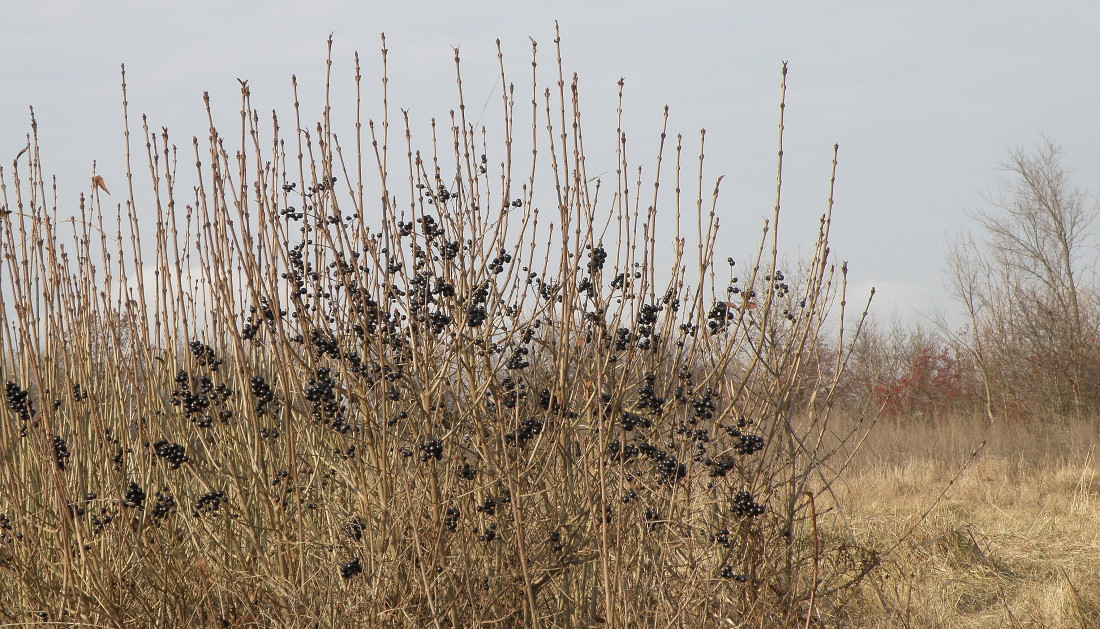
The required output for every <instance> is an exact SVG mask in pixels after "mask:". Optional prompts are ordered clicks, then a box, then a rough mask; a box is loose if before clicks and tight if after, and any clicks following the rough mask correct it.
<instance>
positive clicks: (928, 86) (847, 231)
mask: <svg viewBox="0 0 1100 629" xmlns="http://www.w3.org/2000/svg"><path fill="white" fill-rule="evenodd" d="M306 4H307V3H303V2H300V1H296V2H284V1H279V0H265V1H264V2H253V1H237V0H234V1H232V2H229V1H226V0H219V1H217V2H214V1H209V0H189V1H188V2H148V1H146V0H132V1H122V0H96V1H95V2H86V1H83V0H80V1H77V0H65V1H52V0H36V1H34V2H31V1H28V0H24V1H20V2H15V1H11V2H5V3H4V6H3V8H2V9H0V59H3V70H2V72H0V76H2V77H3V79H4V85H3V88H2V89H0V162H2V163H3V165H4V166H5V168H6V169H8V168H10V166H11V160H12V158H14V156H15V154H16V153H17V152H18V151H19V150H20V149H21V148H22V146H23V145H24V142H25V134H26V133H27V131H28V130H29V118H28V109H27V108H28V106H34V108H35V112H36V116H37V119H38V123H39V136H40V142H41V145H42V154H43V163H44V167H45V169H46V171H47V172H48V173H51V174H55V175H57V177H58V180H59V190H60V192H61V199H60V205H61V207H62V210H63V209H64V208H65V206H66V205H67V204H68V205H70V206H75V203H76V198H77V195H78V194H79V193H80V192H81V191H82V190H85V189H86V187H87V182H88V177H89V176H90V173H91V167H92V161H93V160H98V163H99V171H100V172H101V173H103V174H104V176H105V177H106V178H107V180H108V182H110V181H119V185H121V181H120V179H121V173H122V172H123V171H122V156H123V152H122V148H123V146H122V135H121V128H122V124H121V98H120V87H119V83H120V81H119V65H120V64H121V63H125V64H126V68H127V81H128V84H129V93H130V98H129V100H130V108H131V114H132V115H133V116H134V122H132V124H134V125H136V124H138V123H137V122H136V121H137V120H138V117H137V116H138V115H139V114H141V113H147V114H148V115H149V117H150V124H151V126H152V127H153V128H154V129H157V128H159V127H161V126H166V127H168V128H169V129H170V131H172V133H173V135H174V136H175V141H176V142H177V143H178V144H180V145H181V146H187V145H189V144H190V138H191V136H193V135H197V136H199V137H200V138H203V137H204V136H205V133H206V126H207V125H206V123H205V114H204V112H203V109H202V98H201V97H202V93H203V91H209V92H210V94H211V97H212V99H213V100H214V102H215V103H216V104H223V103H224V106H225V107H227V109H225V111H226V112H232V111H234V110H235V109H234V108H235V107H236V105H237V104H238V102H239V94H240V90H239V85H238V83H237V80H236V79H237V78H242V79H247V80H248V81H249V86H250V88H251V90H252V103H253V106H254V107H255V108H257V109H259V110H260V111H261V112H264V111H268V112H269V111H271V110H272V109H277V110H278V111H280V112H282V115H283V117H287V116H289V112H290V105H291V103H292V98H291V92H290V76H291V74H297V75H298V77H299V83H300V91H302V92H303V93H305V94H307V96H306V97H303V106H305V107H306V108H307V112H308V108H309V107H312V106H315V105H317V101H316V100H315V99H313V96H316V95H319V94H320V91H319V90H320V87H321V85H322V84H323V79H324V69H325V67H324V55H325V40H326V38H327V37H328V35H329V33H330V32H332V33H334V37H335V42H336V43H335V47H334V67H333V74H334V79H335V80H336V81H340V82H341V84H343V85H346V86H347V88H348V89H350V85H351V84H350V80H349V77H350V76H351V74H352V54H353V52H354V51H356V50H358V51H359V52H360V56H361V58H362V60H363V66H364V75H365V76H364V80H365V81H367V82H368V84H369V85H368V87H369V89H371V90H375V92H370V93H368V98H369V97H370V96H371V95H372V94H375V93H376V88H375V86H376V85H377V81H378V78H379V69H380V62H379V60H378V49H379V47H380V46H379V34H380V33H382V32H385V33H386V36H387V40H388V47H389V49H390V62H391V63H390V77H391V80H390V86H391V96H390V102H391V106H394V107H402V108H406V109H409V111H410V116H412V117H413V118H414V119H415V120H418V121H421V122H423V121H426V120H427V119H429V118H430V117H431V116H438V117H440V118H443V117H445V116H446V112H447V109H448V108H449V107H450V106H452V104H453V102H454V98H453V97H454V94H455V87H454V85H455V84H454V71H453V64H452V62H451V59H452V57H453V54H452V51H451V47H452V46H457V47H459V48H460V49H461V52H462V56H463V64H464V69H463V74H464V80H465V81H466V83H465V88H466V94H467V101H468V106H469V107H471V108H472V109H480V107H479V106H478V105H479V104H481V103H484V102H485V101H486V100H487V99H491V100H490V101H489V102H490V103H491V105H490V109H489V110H488V111H489V112H491V114H486V115H487V116H488V115H495V114H497V113H498V112H499V98H500V87H499V85H497V84H496V78H497V75H498V71H497V69H496V50H495V45H494V40H495V39H496V38H498V37H499V38H500V39H501V40H502V43H503V47H504V49H505V53H506V55H508V61H507V63H508V66H509V72H510V76H511V77H512V78H513V79H514V80H515V81H516V83H517V85H518V87H519V89H529V88H528V87H527V86H528V81H527V76H529V74H528V73H529V65H528V64H529V55H530V52H529V51H530V40H529V39H528V38H529V37H531V38H534V39H535V40H537V41H538V42H539V45H540V52H541V55H542V57H541V59H542V63H543V64H544V65H543V66H541V67H543V68H544V69H545V70H549V69H550V67H549V66H550V62H551V61H552V57H551V56H550V55H551V53H552V42H553V32H554V31H553V28H554V20H558V21H559V22H560V24H561V29H562V46H563V57H564V64H565V67H566V71H567V72H572V71H575V72H577V73H579V75H580V77H581V85H582V88H581V94H582V98H583V100H584V112H585V119H586V128H585V132H586V145H592V146H597V145H598V144H599V141H598V140H597V138H601V139H602V140H603V141H604V142H605V146H606V148H608V149H610V148H611V147H613V142H614V129H615V124H614V115H615V111H614V108H615V93H616V89H617V88H616V85H615V84H616V82H617V80H618V79H619V78H620V77H623V78H625V80H626V98H625V109H626V116H625V120H626V123H625V125H624V127H625V129H626V131H627V133H628V135H629V137H631V138H638V139H639V140H643V141H641V143H640V146H642V147H648V146H650V144H646V143H645V141H644V139H645V138H649V139H651V140H652V139H654V138H655V137H656V135H657V134H658V133H659V131H660V115H661V108H662V107H663V106H664V105H666V104H667V105H669V106H670V108H671V124H670V127H671V129H672V130H673V131H678V132H682V133H684V134H685V136H686V137H687V138H689V139H690V142H696V141H697V138H698V130H699V129H700V128H704V127H705V128H706V130H707V141H706V142H707V150H706V155H707V164H708V165H707V170H706V173H707V175H706V176H707V178H708V181H711V182H712V181H713V179H714V178H716V177H717V176H719V175H725V180H724V182H723V188H722V199H721V202H720V205H719V211H720V214H721V216H722V221H723V225H724V227H723V230H724V232H725V234H724V235H723V237H722V239H721V240H720V242H719V248H720V249H722V251H721V256H722V257H725V256H726V255H727V253H726V252H727V251H728V252H729V253H728V255H734V256H742V257H744V256H745V255H746V254H747V250H748V248H749V245H750V243H751V242H752V239H753V237H755V236H756V235H757V234H758V233H759V228H760V221H761V218H762V217H764V216H766V215H769V214H770V209H771V206H772V198H773V195H774V190H773V188H774V179H775V177H774V175H775V149H776V144H775V140H776V123H777V117H778V108H777V103H778V96H779V79H780V72H779V70H780V66H781V63H782V61H784V60H785V61H788V62H789V63H790V74H789V76H788V84H789V87H788V93H787V102H788V105H787V118H786V121H787V125H786V127H787V136H786V147H785V148H786V170H785V174H784V181H785V191H784V195H785V201H784V212H785V219H784V221H785V223H784V226H783V228H784V229H785V230H786V238H785V239H784V242H785V243H786V246H787V255H788V256H790V257H792V258H797V257H798V256H799V255H802V254H805V253H808V248H809V246H810V243H811V242H812V238H813V236H814V234H815V233H816V228H817V225H816V220H817V216H818V215H820V213H821V212H822V211H823V209H824V206H825V199H826V195H827V185H828V175H829V168H830V160H831V156H832V146H833V144H834V143H839V144H840V166H839V173H838V184H837V191H836V207H835V221H834V229H833V233H834V236H835V237H834V245H833V248H834V251H835V252H836V253H837V256H838V258H840V259H844V260H848V261H849V266H850V280H851V281H852V282H853V283H854V285H855V287H856V289H857V290H859V291H861V292H865V291H866V290H867V289H869V287H870V286H872V285H874V286H876V287H878V290H879V297H878V298H877V299H878V307H877V311H878V313H879V315H880V316H881V317H882V318H884V319H889V318H890V317H891V316H894V315H896V316H898V317H900V318H901V319H902V320H904V321H912V320H915V319H919V317H920V315H921V313H924V314H928V313H931V312H932V311H933V310H934V309H935V308H937V307H938V308H942V309H947V310H950V308H951V305H950V303H949V301H948V300H947V299H946V298H945V297H944V296H943V292H944V281H943V279H942V268H943V266H944V264H943V256H944V251H945V249H946V243H947V240H948V239H949V238H950V237H952V236H953V235H955V234H958V233H960V232H962V231H963V230H967V229H971V228H973V227H974V224H973V222H972V221H971V220H970V219H969V218H968V217H967V213H968V212H971V213H972V212H974V211H978V210H982V209H986V208H988V207H989V206H988V201H987V199H988V198H989V197H990V196H991V194H992V193H994V192H995V191H996V190H997V185H998V180H999V179H1000V178H1002V177H1003V176H1004V173H1003V172H1002V171H1001V170H999V165H1000V164H1001V163H1003V162H1004V161H1005V159H1006V158H1007V156H1008V152H1009V151H1010V150H1011V149H1013V148H1014V147H1017V146H1023V147H1033V146H1035V145H1036V144H1037V143H1038V142H1040V141H1041V140H1042V138H1043V137H1044V135H1045V136H1046V137H1049V138H1050V139H1051V140H1052V141H1053V142H1054V143H1056V144H1059V145H1061V146H1062V148H1063V149H1064V163H1065V165H1066V166H1067V167H1069V168H1071V169H1073V170H1074V176H1075V181H1076V183H1077V184H1078V185H1079V186H1081V187H1082V188H1086V189H1088V190H1090V191H1095V190H1096V189H1097V188H1098V187H1100V186H1098V184H1100V181H1098V180H1100V177H1098V175H1100V116H1098V114H1097V111H1098V110H1097V107H1098V103H1100V45H1098V44H1097V41H1098V34H1100V3H1096V2H1095V1H1093V0H1080V1H1073V0H1043V1H1038V0H1036V1H1007V0H996V1H995V0H968V1H966V2H959V1H957V0H953V1H951V2H941V1H939V0H925V1H923V2H919V3H917V2H913V3H902V2H882V1H881V0H860V1H836V2H819V1H807V0H789V1H787V2H783V3H776V2H741V1H730V0H723V1H715V2H700V1H692V0H679V1H676V2H650V1H648V0H630V1H629V2H598V1H594V0H589V1H587V2H552V3H537V4H535V3H526V2H518V1H516V0H512V1H508V2H497V1H490V0H482V1H481V2H448V3H428V2H408V3H406V2H387V3H378V2H364V1H363V0H343V1H335V2H316V3H308V4H310V5H313V6H311V7H310V8H308V9H306V8H305V7H306ZM411 7H415V9H414V8H411ZM544 76H546V75H544ZM341 89H344V88H341ZM343 93H347V92H343ZM352 106H353V103H342V102H340V101H339V100H338V101H337V102H335V103H334V107H335V108H336V110H337V112H340V111H343V112H347V111H348V110H349V109H350V107H352ZM372 106H373V105H372ZM342 108H343V109H342ZM313 112H318V109H317V107H314V109H313ZM318 113H319V112H318ZM309 115H310V116H311V119H312V120H315V119H316V116H317V113H312V112H309ZM486 120H487V121H488V120H489V119H488V118H487V119H486ZM495 120H496V119H493V121H495ZM222 123H223V124H225V125H228V126H231V125H232V124H234V120H233V119H232V117H229V116H227V117H225V118H223V119H222ZM238 124H239V123H238ZM489 124H492V121H489ZM135 131H136V130H135ZM347 133H348V134H349V135H350V130H349V131H348V132H347ZM688 145H689V147H691V146H692V145H691V144H690V143H689V144H688ZM637 146H638V145H635V147H637ZM593 150H594V151H595V155H596V156H599V155H600V154H601V153H600V151H601V149H599V148H594V149H593ZM643 153H644V151H643ZM635 156H636V157H637V158H638V159H639V160H641V162H642V163H643V164H644V165H645V166H646V168H647V169H648V168H649V167H650V165H651V164H652V158H651V157H650V156H648V155H645V154H640V155H639V154H636V155H635ZM588 168H589V172H590V173H598V172H599V171H601V170H613V168H614V166H613V164H612V163H611V162H610V161H609V162H607V164H606V167H605V168H600V167H599V165H596V164H592V163H591V160H590V163H589V166H588Z"/></svg>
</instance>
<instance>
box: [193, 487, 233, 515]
mask: <svg viewBox="0 0 1100 629" xmlns="http://www.w3.org/2000/svg"><path fill="white" fill-rule="evenodd" d="M224 501H225V492H223V491H208V492H206V493H205V494H203V495H201V496H199V498H198V500H196V501H195V506H194V508H193V509H192V510H191V517H195V518H197V517H199V516H200V515H202V514H203V513H216V512H217V511H218V509H220V508H221V506H222V502H224Z"/></svg>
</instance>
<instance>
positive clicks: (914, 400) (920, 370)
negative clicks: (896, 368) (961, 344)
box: [874, 348, 974, 415]
mask: <svg viewBox="0 0 1100 629" xmlns="http://www.w3.org/2000/svg"><path fill="white" fill-rule="evenodd" d="M973 382H974V372H973V368H972V365H970V364H969V361H960V360H959V359H958V358H957V357H956V356H955V355H954V352H952V351H950V350H948V349H946V348H937V349H935V350H933V349H929V348H925V349H921V350H920V351H919V352H917V354H916V355H915V356H913V358H912V360H911V361H910V363H909V366H908V368H907V370H906V373H904V374H903V375H901V376H899V377H897V378H895V379H893V380H892V381H889V382H885V383H880V384H877V385H875V387H874V395H875V401H876V402H877V403H878V405H879V407H880V408H881V409H882V412H883V414H885V415H908V414H914V413H915V414H928V415H936V414H939V413H942V412H943V411H946V410H948V409H953V408H957V407H958V406H960V405H963V404H966V403H969V402H972V401H974V397H973V387H972V386H971V385H972V383H973Z"/></svg>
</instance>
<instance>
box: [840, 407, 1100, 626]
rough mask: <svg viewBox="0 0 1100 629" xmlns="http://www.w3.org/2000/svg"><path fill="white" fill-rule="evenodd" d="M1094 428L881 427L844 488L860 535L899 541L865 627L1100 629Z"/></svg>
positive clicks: (865, 611) (951, 423) (874, 584)
mask: <svg viewBox="0 0 1100 629" xmlns="http://www.w3.org/2000/svg"><path fill="white" fill-rule="evenodd" d="M1096 431H1097V429H1096V425H1095V423H1093V422H1089V421H1064V420H1057V421H1039V420H1033V421H1028V422H1025V421H1019V422H1013V423H1007V424H1001V425H992V426H990V425H989V424H988V423H986V422H985V421H983V420H981V419H974V418H970V417H956V418H952V419H950V420H942V421H937V422H923V421H915V422H905V421H891V422H886V421H882V422H879V423H878V425H877V426H875V427H874V429H873V430H872V431H871V433H870V436H869V438H868V439H867V441H866V443H865V444H864V447H863V449H861V450H860V451H859V453H858V454H857V455H856V456H855V458H854V459H853V462H852V466H851V468H850V469H849V470H847V471H846V472H845V474H844V475H843V476H842V479H843V480H842V481H841V482H840V483H838V484H837V485H836V488H837V496H838V499H839V501H840V503H841V504H842V505H844V512H845V517H846V519H847V520H848V522H849V523H850V526H851V531H852V533H853V534H854V535H855V536H856V537H857V539H860V540H863V541H864V543H865V544H867V545H868V546H870V547H873V548H877V549H880V550H886V549H888V548H891V547H895V546H896V550H895V551H894V552H893V553H892V554H890V555H889V556H887V557H886V558H885V560H884V562H883V571H882V572H880V573H878V574H876V576H875V578H874V579H872V580H869V581H868V582H867V584H866V587H864V588H863V590H862V592H861V593H860V598H861V600H862V604H861V606H860V607H858V609H859V612H857V617H860V618H861V619H862V621H861V622H860V624H861V626H882V627H898V626H906V627H959V628H963V627H966V628H970V627H1045V628H1067V629H1068V628H1070V627H1074V628H1082V629H1084V628H1094V627H1096V626H1098V624H1100V570H1098V569H1097V566H1100V510H1098V509H1097V506H1098V501H1100V465H1098V462H1097V460H1096V453H1095V451H1094V447H1095V445H1094V444H1095V439H1096V434H1097V433H1096ZM983 442H984V444H985V446H984V447H981V444H982V443H983ZM979 448H980V451H979V453H978V454H977V456H976V457H974V456H972V452H973V451H974V450H975V449H979ZM953 480H954V483H953V484H951V483H952V481H953ZM945 488H946V492H944V490H945ZM941 494H942V498H940V499H939V500H937V498H938V497H939V496H940V495H941Z"/></svg>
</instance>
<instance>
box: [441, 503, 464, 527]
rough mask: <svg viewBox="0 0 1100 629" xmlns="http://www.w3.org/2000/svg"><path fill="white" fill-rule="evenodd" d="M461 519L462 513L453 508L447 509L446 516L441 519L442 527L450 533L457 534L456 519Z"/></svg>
mask: <svg viewBox="0 0 1100 629" xmlns="http://www.w3.org/2000/svg"><path fill="white" fill-rule="evenodd" d="M460 517H462V512H461V511H459V510H458V509H457V508H455V507H450V508H449V509H447V513H446V515H445V516H444V517H443V526H445V527H446V528H447V530H448V531H450V532H452V533H457V532H458V519H459V518H460Z"/></svg>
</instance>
